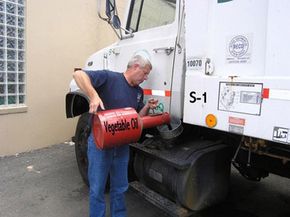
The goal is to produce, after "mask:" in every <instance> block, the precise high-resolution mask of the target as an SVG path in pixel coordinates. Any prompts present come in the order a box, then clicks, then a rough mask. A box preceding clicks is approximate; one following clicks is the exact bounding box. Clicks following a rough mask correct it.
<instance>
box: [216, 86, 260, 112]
mask: <svg viewBox="0 0 290 217" xmlns="http://www.w3.org/2000/svg"><path fill="white" fill-rule="evenodd" d="M262 90H263V84H261V83H244V82H220V84H219V99H218V110H220V111H228V112H236V113H243V114H251V115H260V113H261V98H262Z"/></svg>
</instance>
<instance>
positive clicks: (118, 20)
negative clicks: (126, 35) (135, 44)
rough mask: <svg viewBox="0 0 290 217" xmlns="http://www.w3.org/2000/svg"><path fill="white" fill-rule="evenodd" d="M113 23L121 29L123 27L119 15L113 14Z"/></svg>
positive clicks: (116, 27)
mask: <svg viewBox="0 0 290 217" xmlns="http://www.w3.org/2000/svg"><path fill="white" fill-rule="evenodd" d="M111 21H112V25H113V27H114V28H115V29H120V28H121V21H120V19H119V17H118V15H113V17H112V20H111Z"/></svg>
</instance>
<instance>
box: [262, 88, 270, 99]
mask: <svg viewBox="0 0 290 217" xmlns="http://www.w3.org/2000/svg"><path fill="white" fill-rule="evenodd" d="M262 97H263V99H268V98H269V88H264V89H263V95H262Z"/></svg>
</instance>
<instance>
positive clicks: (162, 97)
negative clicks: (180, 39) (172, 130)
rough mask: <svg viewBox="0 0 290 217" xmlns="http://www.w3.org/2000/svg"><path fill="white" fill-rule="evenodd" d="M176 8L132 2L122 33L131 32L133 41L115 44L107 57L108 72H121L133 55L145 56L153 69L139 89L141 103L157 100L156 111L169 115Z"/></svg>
mask: <svg viewBox="0 0 290 217" xmlns="http://www.w3.org/2000/svg"><path fill="white" fill-rule="evenodd" d="M177 8H178V2H177V0H132V1H131V4H130V8H129V10H128V14H127V22H126V29H127V30H129V31H131V32H133V37H128V38H126V39H122V40H120V41H119V42H117V43H116V45H115V46H114V47H112V49H111V50H110V51H108V52H109V53H108V55H107V58H108V63H109V64H108V68H109V69H112V70H116V71H119V72H123V71H125V70H126V66H127V63H128V60H129V59H130V57H131V56H132V55H133V54H134V53H135V52H136V51H140V50H146V51H147V52H148V53H149V55H150V58H151V62H152V66H153V69H152V71H151V73H150V76H149V79H148V80H147V81H145V82H144V83H143V84H142V88H143V89H144V94H145V100H146V98H147V97H152V96H153V97H154V98H157V99H158V100H159V103H160V104H159V106H158V109H159V111H169V105H170V96H171V83H172V71H173V62H174V55H175V44H176V35H177V29H178V28H177V25H178V23H177V22H176V17H177V11H178V10H177ZM128 36H129V34H128Z"/></svg>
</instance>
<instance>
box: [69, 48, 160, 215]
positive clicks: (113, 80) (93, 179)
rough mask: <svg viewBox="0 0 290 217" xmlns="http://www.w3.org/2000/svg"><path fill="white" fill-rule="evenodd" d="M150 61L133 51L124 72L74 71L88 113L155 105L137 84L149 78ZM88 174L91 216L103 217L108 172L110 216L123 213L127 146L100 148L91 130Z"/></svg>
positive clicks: (144, 111)
mask: <svg viewBox="0 0 290 217" xmlns="http://www.w3.org/2000/svg"><path fill="white" fill-rule="evenodd" d="M151 70H152V65H151V62H150V60H149V58H147V57H146V55H142V54H138V53H137V54H135V55H134V56H133V57H132V58H131V59H130V61H129V63H128V66H127V70H126V71H125V72H124V73H119V72H112V71H108V70H98V71H83V70H78V71H76V72H74V75H73V77H74V79H75V81H76V83H77V85H78V86H79V88H80V89H81V90H83V91H84V92H85V93H86V94H87V95H88V96H89V99H90V110H89V112H90V113H96V112H97V111H98V110H99V109H103V110H104V109H117V108H124V107H132V108H135V109H136V111H138V112H139V115H140V116H144V115H146V114H147V113H148V111H149V109H150V108H151V109H154V108H156V106H157V100H155V99H150V100H148V101H147V103H146V105H144V103H143V90H142V88H141V87H140V86H139V84H141V83H142V82H143V81H145V80H147V79H148V76H149V73H150V71H151ZM88 160H89V168H88V178H89V184H90V217H105V211H106V203H105V198H104V193H105V186H106V182H107V177H108V175H109V174H110V211H111V216H112V217H125V216H127V214H126V206H125V198H124V193H125V191H126V190H127V189H128V174H127V173H128V162H129V146H128V145H124V146H120V147H116V148H112V149H105V150H100V149H98V148H97V147H96V144H95V142H94V139H93V135H92V133H91V134H90V136H89V138H88Z"/></svg>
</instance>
